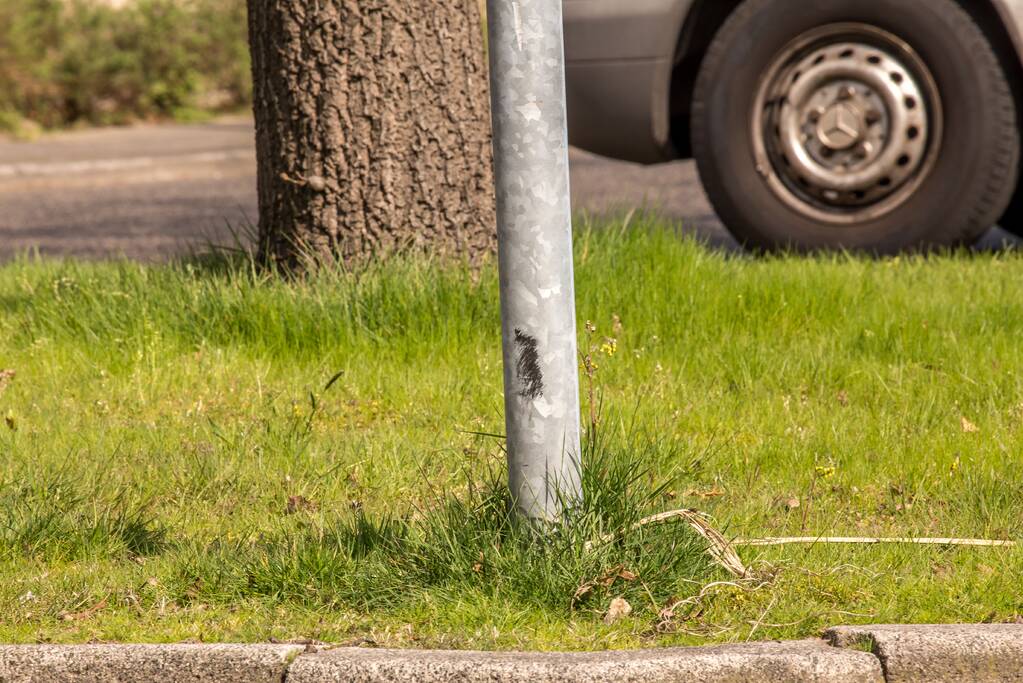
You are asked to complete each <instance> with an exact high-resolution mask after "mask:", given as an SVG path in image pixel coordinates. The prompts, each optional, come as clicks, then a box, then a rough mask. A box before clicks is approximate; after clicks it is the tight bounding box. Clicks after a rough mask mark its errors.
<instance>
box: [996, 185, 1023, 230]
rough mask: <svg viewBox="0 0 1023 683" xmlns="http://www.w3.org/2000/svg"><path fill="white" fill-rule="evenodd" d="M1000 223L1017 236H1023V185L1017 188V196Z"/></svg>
mask: <svg viewBox="0 0 1023 683" xmlns="http://www.w3.org/2000/svg"><path fill="white" fill-rule="evenodd" d="M998 224H999V225H1000V226H1001V227H1002V228H1003V229H1004V230H1007V231H1008V232H1011V233H1012V234H1013V235H1016V236H1017V237H1023V186H1021V187H1020V188H1019V189H1017V190H1016V196H1015V197H1013V199H1012V201H1011V202H1010V203H1009V208H1008V210H1007V211H1006V212H1005V215H1004V216H1002V220H1001V221H999V222H998Z"/></svg>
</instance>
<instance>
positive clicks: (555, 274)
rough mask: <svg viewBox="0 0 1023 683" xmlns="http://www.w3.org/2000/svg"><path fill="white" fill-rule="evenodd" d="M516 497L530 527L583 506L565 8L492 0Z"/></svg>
mask: <svg viewBox="0 0 1023 683" xmlns="http://www.w3.org/2000/svg"><path fill="white" fill-rule="evenodd" d="M487 19H488V25H489V34H490V82H491V99H492V103H493V123H494V154H495V170H496V175H497V211H498V245H499V246H498V250H499V261H500V271H501V318H502V333H503V341H504V391H505V423H506V428H507V435H508V442H507V448H508V472H509V483H510V486H511V491H512V496H513V497H514V499H515V502H516V505H517V507H518V509H519V511H520V512H522V513H523V514H524V515H526V516H527V517H528V518H530V519H534V520H548V521H554V520H556V519H557V518H558V517H559V516H560V514H561V513H562V512H563V507H564V505H571V504H572V503H573V502H574V501H577V500H581V498H582V484H581V476H580V469H581V461H580V458H581V448H580V439H579V432H580V428H579V366H578V363H579V361H578V357H577V348H576V326H575V286H574V280H573V269H572V208H571V202H570V199H569V176H568V125H567V124H568V119H567V113H566V103H565V49H564V37H563V28H562V9H561V0H488V1H487Z"/></svg>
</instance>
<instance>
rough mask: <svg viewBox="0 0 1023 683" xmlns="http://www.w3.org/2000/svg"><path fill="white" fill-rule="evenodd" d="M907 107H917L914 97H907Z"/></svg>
mask: <svg viewBox="0 0 1023 683" xmlns="http://www.w3.org/2000/svg"><path fill="white" fill-rule="evenodd" d="M906 109H916V99H915V98H913V97H907V98H906Z"/></svg>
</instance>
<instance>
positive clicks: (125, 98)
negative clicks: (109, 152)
mask: <svg viewBox="0 0 1023 683" xmlns="http://www.w3.org/2000/svg"><path fill="white" fill-rule="evenodd" d="M250 95H251V79H250V75H249V56H248V48H247V45H246V21H245V3H244V0H134V1H133V2H130V3H128V4H126V5H124V6H122V7H111V6H108V5H106V4H103V3H100V2H97V1H96V0H0V126H6V127H8V128H11V127H13V125H14V124H13V123H12V122H15V121H17V120H19V119H27V120H29V121H32V122H35V123H36V124H38V125H41V126H43V127H47V128H53V127H59V126H66V125H70V124H74V123H79V122H84V123H93V124H108V123H124V122H127V121H131V120H137V119H145V118H155V117H168V116H172V117H193V116H194V115H195V114H196V113H205V112H212V111H218V110H227V109H232V108H237V107H239V106H241V105H243V104H245V103H246V102H248V100H249V98H250ZM5 122H6V123H5Z"/></svg>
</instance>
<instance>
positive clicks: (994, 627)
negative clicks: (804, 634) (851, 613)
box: [825, 624, 1023, 683]
mask: <svg viewBox="0 0 1023 683" xmlns="http://www.w3.org/2000/svg"><path fill="white" fill-rule="evenodd" d="M825 637H826V638H828V640H830V642H831V644H832V645H833V646H835V647H840V648H850V647H853V648H855V647H860V648H864V647H869V648H870V650H871V651H872V652H873V653H874V654H875V655H876V656H877V657H878V659H880V661H881V666H882V667H883V669H884V673H885V677H886V680H887V683H929V682H930V681H971V682H972V683H996V682H999V683H1000V682H1001V681H1023V625H1016V624H978V625H919V626H898V625H877V626H837V627H835V628H832V629H829V630H828V631H827V632H826V634H825Z"/></svg>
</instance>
